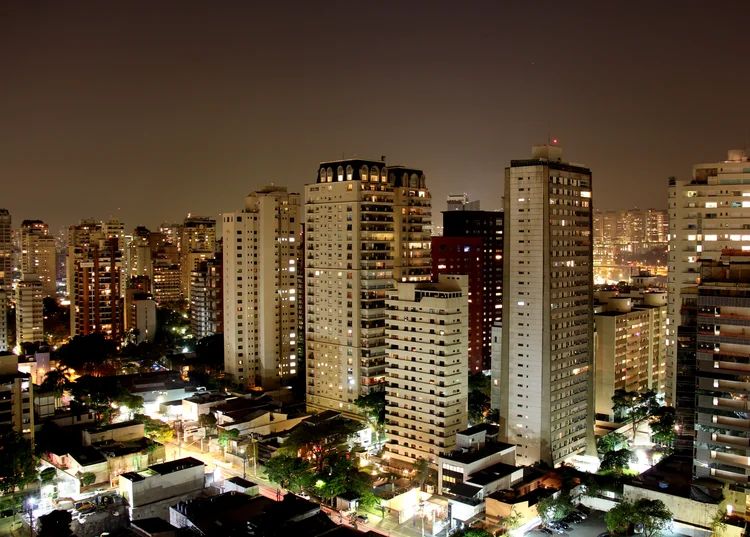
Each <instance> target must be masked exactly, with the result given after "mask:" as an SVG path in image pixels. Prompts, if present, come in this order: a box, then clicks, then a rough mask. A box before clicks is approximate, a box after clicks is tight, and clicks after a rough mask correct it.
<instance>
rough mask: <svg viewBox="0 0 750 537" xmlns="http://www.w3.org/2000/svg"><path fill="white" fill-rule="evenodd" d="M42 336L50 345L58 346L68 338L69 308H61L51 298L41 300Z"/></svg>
mask: <svg viewBox="0 0 750 537" xmlns="http://www.w3.org/2000/svg"><path fill="white" fill-rule="evenodd" d="M42 308H43V310H44V336H45V340H46V342H47V343H48V344H50V345H59V344H60V343H62V342H63V341H65V340H67V339H68V338H69V337H70V307H69V306H61V305H60V304H58V302H57V300H55V299H54V298H51V297H44V299H42Z"/></svg>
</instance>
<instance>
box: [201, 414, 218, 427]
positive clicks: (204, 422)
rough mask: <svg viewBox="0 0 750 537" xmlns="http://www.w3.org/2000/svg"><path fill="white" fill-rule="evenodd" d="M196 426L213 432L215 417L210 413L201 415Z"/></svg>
mask: <svg viewBox="0 0 750 537" xmlns="http://www.w3.org/2000/svg"><path fill="white" fill-rule="evenodd" d="M198 425H200V426H201V427H203V428H204V429H206V430H213V429H215V428H216V416H214V415H213V413H212V412H208V413H206V414H201V415H200V416H198Z"/></svg>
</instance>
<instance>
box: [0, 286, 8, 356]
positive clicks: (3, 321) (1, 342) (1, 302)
mask: <svg viewBox="0 0 750 537" xmlns="http://www.w3.org/2000/svg"><path fill="white" fill-rule="evenodd" d="M7 350H8V294H7V293H6V292H5V291H3V290H1V289H0V352H5V351H7Z"/></svg>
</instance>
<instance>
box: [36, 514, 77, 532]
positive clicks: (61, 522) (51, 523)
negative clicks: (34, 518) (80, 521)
mask: <svg viewBox="0 0 750 537" xmlns="http://www.w3.org/2000/svg"><path fill="white" fill-rule="evenodd" d="M72 522H73V515H71V514H70V511H62V510H55V511H51V512H50V513H49V514H47V515H42V516H40V517H39V525H40V526H41V529H40V530H39V533H38V534H37V535H38V537H69V536H72V535H73V532H72V531H71V529H70V525H71V523H72Z"/></svg>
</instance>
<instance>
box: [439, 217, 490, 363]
mask: <svg viewBox="0 0 750 537" xmlns="http://www.w3.org/2000/svg"><path fill="white" fill-rule="evenodd" d="M503 215H504V214H503V212H502V211H469V210H464V211H457V212H445V213H443V227H444V229H443V237H442V238H435V239H434V240H433V253H432V258H433V263H432V272H433V274H435V275H437V274H469V338H470V339H469V358H470V362H469V363H470V367H471V371H472V372H473V373H474V372H477V371H480V370H486V369H490V359H491V348H492V341H491V335H490V333H491V331H492V326H493V325H494V324H495V323H498V322H501V321H502V319H503V310H502V307H503V227H504V226H503V221H504V220H503ZM476 239H480V240H481V243H476Z"/></svg>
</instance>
